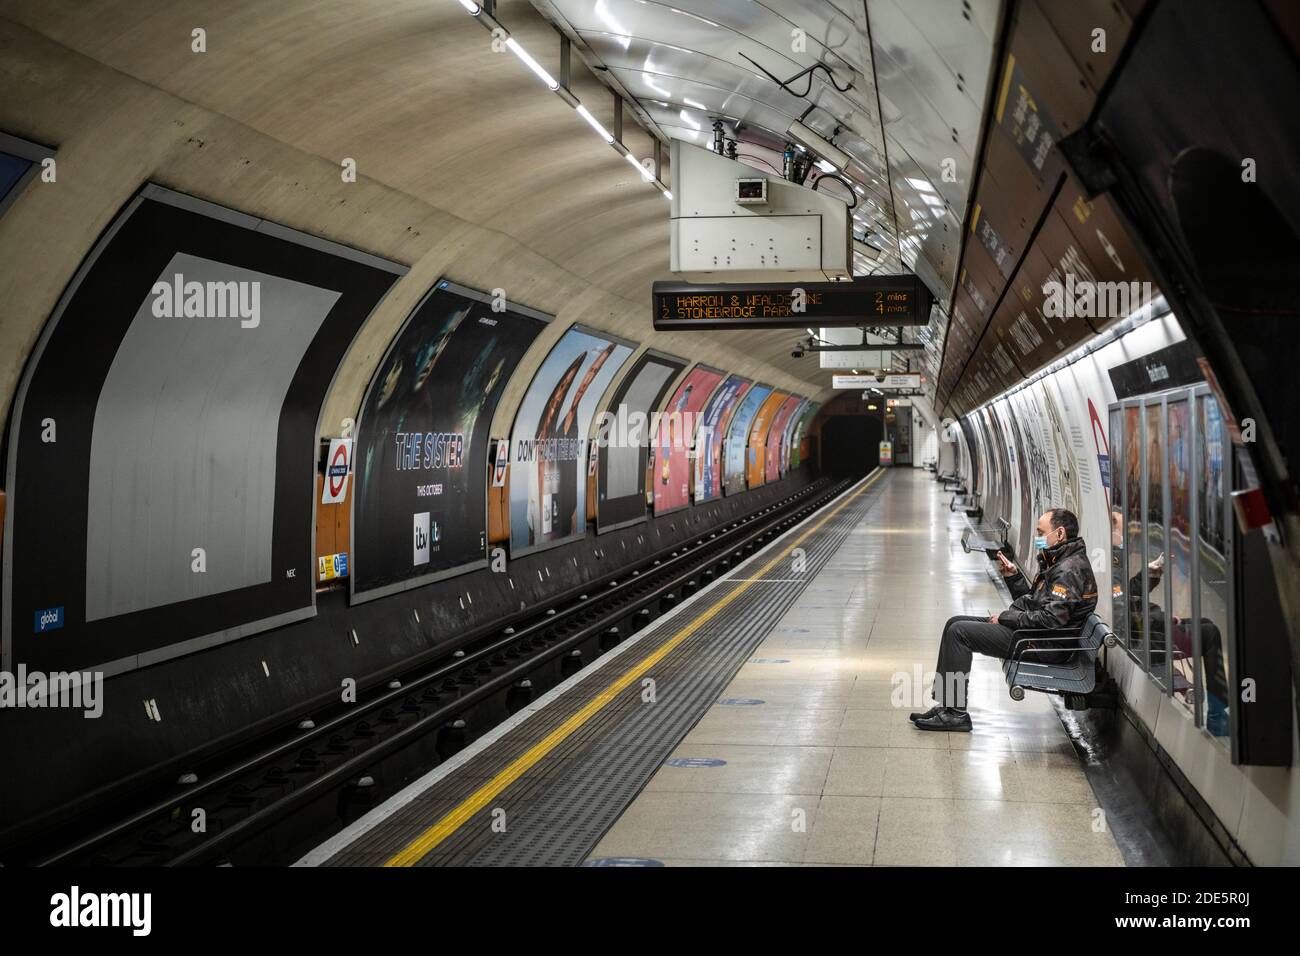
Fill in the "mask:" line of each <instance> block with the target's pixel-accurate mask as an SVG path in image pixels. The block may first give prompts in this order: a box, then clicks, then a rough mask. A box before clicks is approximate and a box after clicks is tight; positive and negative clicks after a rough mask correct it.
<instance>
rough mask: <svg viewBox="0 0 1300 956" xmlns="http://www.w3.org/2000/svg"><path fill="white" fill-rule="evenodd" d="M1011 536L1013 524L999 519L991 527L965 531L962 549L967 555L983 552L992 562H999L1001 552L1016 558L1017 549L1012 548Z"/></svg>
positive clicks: (976, 527)
mask: <svg viewBox="0 0 1300 956" xmlns="http://www.w3.org/2000/svg"><path fill="white" fill-rule="evenodd" d="M967 514H970V512H967ZM1010 535H1011V523H1010V522H1009V521H1007V520H1006V519H1004V518H999V519H998V520H997V521H995V522H993V524H991V525H976V526H974V527H971V528H967V529H966V530H965V531H963V532H962V533H961V549H962V550H963V551H965V552H966V553H967V554H970V552H972V551H983V552H984V553H985V554H987V555H988V556H989V559H990V560H997V555H998V552H999V551H1001V552H1003V553H1004V554H1006V555H1008V556H1009V557H1012V558H1014V557H1015V549H1014V548H1012V547H1011V541H1010Z"/></svg>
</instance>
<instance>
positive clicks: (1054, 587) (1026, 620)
mask: <svg viewBox="0 0 1300 956" xmlns="http://www.w3.org/2000/svg"><path fill="white" fill-rule="evenodd" d="M1007 587H1008V588H1010V589H1011V593H1012V594H1013V595H1014V596H1015V600H1014V601H1012V602H1011V607H1009V608H1007V610H1005V611H1003V612H1002V613H1001V614H999V615H998V623H999V624H1001V625H1002V626H1003V627H1009V628H1011V629H1012V630H1013V631H1018V630H1020V629H1021V628H1056V627H1082V626H1083V622H1084V621H1086V620H1087V619H1088V615H1089V614H1091V613H1092V612H1093V610H1094V609H1095V608H1096V607H1097V579H1096V578H1095V577H1093V574H1092V565H1091V564H1090V563H1089V561H1088V547H1087V545H1085V544H1084V543H1083V539H1082V538H1077V537H1076V538H1071V539H1070V540H1068V541H1065V542H1063V543H1061V544H1058V545H1057V546H1056V547H1054V548H1048V549H1047V550H1045V551H1040V552H1039V554H1038V575H1037V576H1036V577H1035V578H1034V583H1033V584H1030V583H1029V582H1028V581H1026V580H1025V576H1024V574H1020V573H1017V574H1014V575H1012V576H1011V577H1010V578H1007Z"/></svg>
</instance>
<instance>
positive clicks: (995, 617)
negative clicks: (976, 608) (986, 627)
mask: <svg viewBox="0 0 1300 956" xmlns="http://www.w3.org/2000/svg"><path fill="white" fill-rule="evenodd" d="M989 623H990V624H996V623H998V616H997V615H996V614H994V615H993V616H992V617H991V618H989Z"/></svg>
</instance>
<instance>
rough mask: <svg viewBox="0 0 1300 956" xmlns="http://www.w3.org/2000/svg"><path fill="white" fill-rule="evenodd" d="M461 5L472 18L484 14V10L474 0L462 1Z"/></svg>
mask: <svg viewBox="0 0 1300 956" xmlns="http://www.w3.org/2000/svg"><path fill="white" fill-rule="evenodd" d="M460 5H461V6H462V7H464V8H465V12H466V13H468V14H469V15H470V16H471V17H476V16H478V15H479V14H480V13H482V12H483V8H482V7H480V6H479V5H478V4H477V3H475V2H474V0H460Z"/></svg>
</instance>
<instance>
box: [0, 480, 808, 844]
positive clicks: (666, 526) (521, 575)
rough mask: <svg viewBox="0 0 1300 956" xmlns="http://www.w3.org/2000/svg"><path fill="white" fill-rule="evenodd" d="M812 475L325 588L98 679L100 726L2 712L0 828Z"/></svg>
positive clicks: (315, 699) (215, 745) (447, 638)
mask: <svg viewBox="0 0 1300 956" xmlns="http://www.w3.org/2000/svg"><path fill="white" fill-rule="evenodd" d="M809 480H810V469H809V468H807V467H800V468H797V469H792V470H791V471H790V472H788V473H787V475H786V477H785V478H783V479H781V480H779V481H776V482H771V483H768V484H765V485H763V486H761V487H759V488H755V489H753V490H751V491H746V492H743V493H741V494H736V495H728V496H726V497H723V498H719V499H717V500H713V501H709V502H705V503H702V504H700V505H698V506H695V507H692V508H689V509H686V510H679V511H676V512H672V513H670V514H667V515H662V516H659V517H650V518H648V519H647V520H646V521H645V522H643V523H640V524H636V525H633V526H630V527H626V528H621V529H618V530H615V531H611V532H610V533H608V534H605V535H601V536H599V538H597V537H596V536H595V535H594V534H588V535H587V536H585V537H583V538H581V539H579V540H577V541H574V542H571V543H568V544H564V545H561V546H558V547H555V548H552V549H549V550H545V551H540V552H534V553H532V554H529V555H526V556H524V557H522V558H518V559H516V560H512V561H511V562H510V563H509V565H508V571H507V573H494V572H493V571H492V570H491V569H488V568H484V569H480V570H477V571H472V572H470V573H468V574H464V575H460V576H458V577H456V578H452V579H448V580H444V581H439V582H435V583H433V584H428V585H425V586H423V587H419V588H416V589H414V590H407V591H402V592H400V593H397V594H392V595H389V596H386V597H382V598H379V599H376V600H373V601H369V602H367V603H365V604H360V605H351V606H349V604H348V603H347V595H346V591H345V590H341V589H336V590H331V591H324V592H321V593H320V594H319V595H318V600H317V613H316V616H315V617H313V618H310V619H308V620H305V621H301V622H298V623H295V624H290V625H288V626H285V627H281V628H277V629H275V630H270V631H264V632H262V633H260V634H256V635H253V636H250V637H246V638H244V639H242V640H239V641H234V642H232V643H229V644H224V645H221V646H219V647H214V648H210V649H208V650H205V651H200V652H198V653H194V654H189V655H187V656H185V657H181V658H177V659H175V660H171V661H167V662H165V663H162V664H158V665H155V666H153V667H148V668H142V669H138V670H134V671H130V672H127V673H125V674H121V675H118V676H116V677H110V678H108V679H107V680H106V682H105V685H104V691H103V694H102V700H103V704H104V712H103V715H102V716H101V717H100V718H99V719H95V720H86V719H84V718H83V716H82V712H81V711H80V710H70V709H43V710H31V709H26V710H24V709H9V710H7V711H6V712H5V714H4V723H3V734H0V765H3V766H5V767H7V768H10V770H9V773H10V780H11V782H13V783H18V782H20V783H21V785H14V786H9V785H6V787H5V791H6V792H5V800H4V802H3V804H2V805H0V830H3V829H5V828H7V827H9V826H12V825H14V824H15V823H17V822H19V821H22V820H25V819H27V818H28V817H30V816H32V815H34V814H35V813H37V812H40V811H42V810H47V809H50V808H52V807H57V806H60V805H62V804H64V803H66V802H67V801H69V800H73V799H77V798H82V797H86V796H87V795H90V794H93V793H94V792H95V791H96V790H97V789H98V788H101V787H105V786H107V785H109V784H112V783H117V782H118V781H127V780H130V779H131V778H132V777H133V776H136V775H151V774H156V773H161V772H162V768H168V769H167V771H166V772H167V773H173V772H175V773H179V772H184V770H186V769H189V768H190V765H191V764H192V762H193V761H197V760H198V759H200V758H201V757H202V756H203V755H205V754H209V753H212V752H214V751H215V750H218V749H221V748H224V747H228V746H230V745H232V744H234V743H236V742H237V741H239V740H241V739H245V738H247V737H249V736H251V735H254V734H256V733H257V732H259V731H263V730H266V729H269V728H270V727H273V726H275V725H277V724H280V723H283V722H285V721H288V720H292V719H295V718H296V717H297V716H298V715H301V714H302V713H304V712H305V711H308V710H310V709H312V708H314V707H320V706H322V705H327V704H333V703H337V702H338V701H339V699H340V694H341V688H342V682H343V681H344V680H345V679H348V678H351V679H353V680H355V681H356V682H357V686H358V687H360V688H365V687H368V686H371V685H379V684H381V683H382V682H383V681H386V680H387V679H388V677H389V676H390V675H392V674H395V673H398V672H400V671H401V670H402V669H403V668H404V667H408V666H409V665H410V661H411V659H412V658H413V657H415V656H417V655H422V654H429V653H434V654H438V655H440V654H445V653H450V652H451V651H452V650H454V649H455V648H456V647H458V646H460V645H462V644H463V643H465V641H466V640H468V639H469V638H470V637H473V636H475V635H476V634H477V633H478V632H479V631H480V630H481V629H483V628H488V629H489V630H490V628H491V625H492V624H493V623H494V622H495V621H499V620H501V619H502V618H503V617H505V616H506V615H509V614H512V613H515V612H517V611H519V610H521V609H525V608H528V607H536V606H538V605H542V604H545V603H546V602H547V601H548V600H549V599H550V598H552V597H553V596H554V595H556V594H557V593H562V592H564V591H566V590H567V589H569V588H573V587H578V586H581V585H582V584H584V583H585V582H587V581H590V580H592V579H595V578H601V577H605V576H606V575H609V574H612V573H615V572H616V571H617V570H618V569H619V568H620V567H622V566H626V565H627V564H629V563H632V562H634V561H637V560H640V559H642V558H643V557H644V556H645V554H646V553H647V552H650V551H657V550H658V549H660V548H671V547H673V546H675V545H678V544H681V543H684V542H687V541H693V540H696V539H698V538H699V537H700V536H701V535H705V534H706V533H708V532H710V531H712V530H715V529H716V528H718V527H719V526H721V525H723V524H725V523H728V522H730V521H733V520H735V519H736V518H739V517H741V516H743V515H745V514H749V513H751V512H753V511H756V510H760V509H762V508H763V507H765V506H766V505H767V504H769V503H772V502H775V501H778V500H780V499H781V498H783V497H785V496H787V495H789V494H792V493H793V492H794V491H796V490H798V489H799V488H802V487H804V486H805V485H807V483H808V482H809ZM417 615H418V620H417ZM362 699H364V698H362ZM154 715H157V716H156V717H155V716H154ZM477 729H478V730H483V729H485V728H477ZM54 753H57V754H58V758H57V760H58V765H59V768H60V771H59V773H57V774H49V773H36V772H28V770H27V769H26V768H32V769H33V770H34V769H35V768H41V767H47V766H49V763H50V759H51V755H52V754H54ZM187 761H188V762H187Z"/></svg>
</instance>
